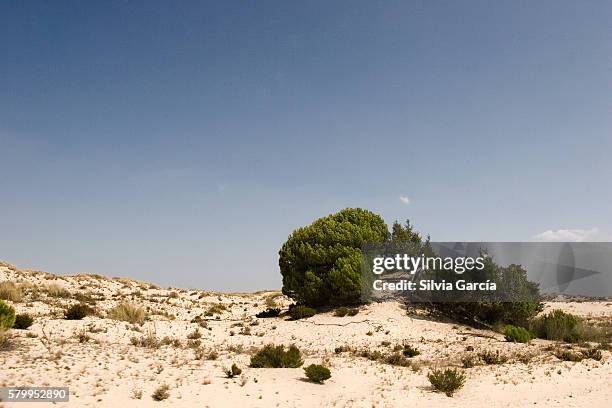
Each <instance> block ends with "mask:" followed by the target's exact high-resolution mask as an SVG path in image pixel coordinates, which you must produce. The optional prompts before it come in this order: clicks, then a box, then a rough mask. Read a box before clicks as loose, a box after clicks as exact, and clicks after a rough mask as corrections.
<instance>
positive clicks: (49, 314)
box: [0, 264, 612, 408]
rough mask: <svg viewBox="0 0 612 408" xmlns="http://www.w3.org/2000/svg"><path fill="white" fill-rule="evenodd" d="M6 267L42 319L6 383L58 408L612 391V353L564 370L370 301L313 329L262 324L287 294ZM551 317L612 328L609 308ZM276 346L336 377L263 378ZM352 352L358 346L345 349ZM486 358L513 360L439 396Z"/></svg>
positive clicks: (546, 353)
mask: <svg viewBox="0 0 612 408" xmlns="http://www.w3.org/2000/svg"><path fill="white" fill-rule="evenodd" d="M2 265H3V266H0V282H1V281H12V282H15V283H17V284H18V285H20V286H21V287H22V290H23V292H24V296H23V298H22V299H21V301H19V302H11V301H9V302H8V303H10V304H11V305H12V306H14V307H15V309H16V311H17V313H29V314H31V315H33V316H34V319H35V320H34V324H33V325H32V326H31V327H30V328H29V329H27V330H12V331H11V336H12V337H11V341H10V342H11V344H10V346H9V348H8V349H6V350H3V351H0V366H1V367H2V368H1V370H0V384H1V385H2V386H68V387H70V392H71V395H70V401H69V402H68V403H56V404H55V406H58V407H62V406H70V407H82V406H96V407H97V406H100V407H117V406H130V407H145V406H147V407H148V406H156V407H157V406H159V407H162V406H184V407H192V406H193V407H196V406H197V407H330V406H336V407H396V406H413V407H420V406H422V407H432V406H444V407H446V406H449V407H455V406H456V407H466V406H474V407H478V406H492V407H525V406H540V407H541V406H545V407H548V406H550V407H553V406H554V407H590V408H594V407H604V406H609V397H610V395H612V380H611V379H612V363H611V362H610V361H611V357H612V356H611V353H610V351H603V359H602V360H601V361H595V360H592V359H585V360H582V361H580V362H567V361H561V360H559V359H558V358H557V357H555V356H554V354H553V353H552V352H551V349H552V347H551V346H554V345H555V344H554V343H553V342H550V341H545V340H534V341H532V342H530V343H529V344H515V343H508V342H506V341H505V340H504V336H503V335H502V334H499V333H496V332H494V331H490V330H477V329H474V328H470V327H467V326H464V325H460V324H456V323H452V322H443V321H436V320H434V319H432V318H430V317H428V316H427V315H425V314H423V313H418V312H415V311H411V312H408V311H407V310H406V308H405V307H404V306H403V305H402V304H400V303H397V302H383V303H374V304H370V305H367V306H364V307H361V308H360V312H359V314H357V315H356V316H352V317H349V316H346V317H336V316H334V314H333V312H328V313H321V314H318V315H316V316H314V317H312V318H310V319H307V320H300V321H289V320H287V318H286V317H277V318H266V319H258V318H256V317H255V314H256V313H257V312H259V311H261V310H264V309H265V308H266V307H268V306H271V305H274V304H276V305H278V306H279V307H283V308H286V307H287V306H288V305H289V304H290V303H291V302H290V300H289V299H287V298H285V297H283V296H282V295H281V294H280V293H279V292H275V291H270V292H258V293H246V294H223V293H212V292H205V291H200V290H183V289H162V288H159V287H157V286H155V285H152V284H148V283H146V282H140V281H134V280H129V279H110V278H105V277H102V276H92V275H78V276H54V275H51V274H47V273H42V272H35V271H22V270H19V269H17V268H15V267H12V266H11V265H8V264H2ZM61 289H65V291H62V290H61ZM51 294H53V295H51ZM79 301H82V302H87V303H89V304H90V305H91V306H92V307H93V308H94V309H95V311H96V314H95V315H94V316H87V317H85V318H84V319H82V320H65V319H63V311H64V309H65V308H66V307H67V306H68V305H70V304H75V303H78V302H79ZM121 303H130V304H133V305H136V306H137V307H142V308H143V309H145V310H146V312H147V316H148V317H147V319H146V320H145V321H144V322H143V323H142V324H139V323H135V324H132V323H129V322H125V321H119V320H113V319H111V318H108V312H109V311H110V310H111V309H113V308H114V307H115V306H117V305H118V304H121ZM546 308H547V309H552V308H561V309H565V310H568V311H570V312H572V313H574V314H578V315H581V316H592V317H594V318H597V319H608V320H610V319H612V303H609V302H607V303H606V302H580V303H563V302H558V303H549V304H547V305H546ZM147 341H148V342H149V344H147ZM143 342H144V343H145V344H144V345H142V344H141V343H143ZM270 343H273V344H284V345H289V344H295V345H296V346H298V347H299V348H300V350H301V351H302V353H303V357H304V360H305V365H308V364H311V363H321V362H323V363H324V364H325V365H327V366H328V367H330V369H331V372H332V377H331V379H329V380H328V381H327V382H325V383H324V384H314V383H311V382H308V381H306V379H305V377H304V371H303V369H302V368H279V369H266V368H250V367H249V361H250V356H251V354H252V353H253V352H254V350H256V349H258V348H260V347H262V346H263V345H265V344H270ZM398 344H399V345H401V344H410V345H412V346H414V347H416V348H418V350H419V351H420V352H421V354H419V355H418V356H415V357H413V358H411V359H410V366H409V367H400V366H393V365H389V364H385V363H383V362H381V361H372V360H370V359H368V358H365V357H361V356H360V355H359V350H364V349H365V350H370V351H376V350H378V351H380V352H381V353H383V354H384V353H390V352H391V350H392V348H393V347H394V346H396V345H398ZM147 345H148V346H149V347H147ZM341 348H345V349H350V350H349V351H343V352H336V351H340V349H341ZM337 349H338V350H337ZM485 350H490V351H496V350H499V351H500V353H501V354H503V355H505V356H507V357H508V361H507V362H506V363H504V364H497V365H477V366H475V367H473V368H468V369H465V373H466V376H467V380H466V384H465V386H464V387H463V388H462V389H460V390H459V391H457V393H456V394H455V396H454V397H452V398H450V397H447V396H446V395H444V394H442V393H436V392H433V391H432V389H431V386H430V384H429V381H428V379H427V373H428V372H429V371H430V370H431V369H432V368H434V367H448V366H457V367H461V366H462V361H461V360H462V358H463V357H465V356H466V355H476V354H478V353H479V352H482V351H485ZM213 358H214V359H213ZM233 363H236V364H237V366H239V367H240V368H241V369H242V375H240V376H238V377H235V378H232V379H229V378H226V376H225V374H224V368H226V367H229V366H231V364H233ZM164 384H165V385H167V386H168V393H169V397H168V398H167V399H164V400H162V401H155V400H154V399H153V398H152V397H151V396H152V394H153V393H154V391H155V390H156V389H158V388H159V387H160V386H161V385H164ZM3 404H4V405H5V406H9V405H10V406H13V405H14V406H18V407H26V406H34V407H40V406H44V405H41V404H39V403H14V404H7V403H6V402H5V403H3Z"/></svg>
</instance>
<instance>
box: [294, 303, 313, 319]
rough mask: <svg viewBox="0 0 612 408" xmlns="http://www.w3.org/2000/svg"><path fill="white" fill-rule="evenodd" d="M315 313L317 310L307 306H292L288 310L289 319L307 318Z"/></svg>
mask: <svg viewBox="0 0 612 408" xmlns="http://www.w3.org/2000/svg"><path fill="white" fill-rule="evenodd" d="M316 314H317V311H316V310H314V309H313V308H311V307H308V306H302V305H299V306H294V307H292V308H291V309H290V310H289V315H290V316H291V320H299V319H307V318H309V317H312V316H314V315H316Z"/></svg>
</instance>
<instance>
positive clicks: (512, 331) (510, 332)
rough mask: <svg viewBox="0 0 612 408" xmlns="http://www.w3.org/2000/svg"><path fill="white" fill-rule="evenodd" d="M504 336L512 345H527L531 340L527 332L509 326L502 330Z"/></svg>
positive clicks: (520, 328)
mask: <svg viewBox="0 0 612 408" xmlns="http://www.w3.org/2000/svg"><path fill="white" fill-rule="evenodd" d="M504 336H505V337H506V341H511V342H513V343H528V342H529V341H530V340H531V334H530V333H529V331H527V330H526V329H524V328H522V327H516V326H512V325H511V324H509V325H507V326H506V327H505V328H504Z"/></svg>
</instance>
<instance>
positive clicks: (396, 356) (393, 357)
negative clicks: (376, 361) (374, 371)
mask: <svg viewBox="0 0 612 408" xmlns="http://www.w3.org/2000/svg"><path fill="white" fill-rule="evenodd" d="M384 362H385V363H387V364H391V365H394V366H400V367H408V366H409V365H410V360H408V359H407V358H406V357H404V356H403V355H402V354H400V353H393V354H389V355H388V356H386V357H385V358H384Z"/></svg>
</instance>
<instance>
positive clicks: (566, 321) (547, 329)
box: [531, 310, 581, 343]
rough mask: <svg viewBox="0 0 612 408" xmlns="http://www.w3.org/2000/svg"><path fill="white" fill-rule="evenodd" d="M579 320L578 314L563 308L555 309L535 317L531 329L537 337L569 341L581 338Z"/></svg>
mask: <svg viewBox="0 0 612 408" xmlns="http://www.w3.org/2000/svg"><path fill="white" fill-rule="evenodd" d="M578 323H579V320H578V318H577V317H576V316H574V315H572V314H570V313H565V312H564V311H562V310H553V311H552V312H549V313H547V314H545V315H543V316H540V317H538V318H536V319H533V321H532V322H531V331H532V332H533V333H534V334H535V335H536V337H539V338H542V339H547V340H563V341H566V342H569V343H573V342H577V341H579V340H580V337H581V336H580V333H579V331H578Z"/></svg>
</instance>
